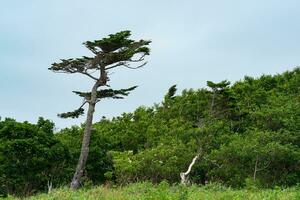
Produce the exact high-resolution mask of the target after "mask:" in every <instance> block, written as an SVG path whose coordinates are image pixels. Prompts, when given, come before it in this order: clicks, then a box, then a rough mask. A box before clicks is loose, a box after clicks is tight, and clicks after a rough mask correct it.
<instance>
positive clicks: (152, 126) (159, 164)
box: [0, 68, 300, 194]
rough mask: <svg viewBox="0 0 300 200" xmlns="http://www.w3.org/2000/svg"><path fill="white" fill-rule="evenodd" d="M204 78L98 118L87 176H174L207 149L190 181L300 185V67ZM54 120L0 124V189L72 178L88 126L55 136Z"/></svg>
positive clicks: (92, 179) (40, 186)
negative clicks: (231, 78) (155, 100)
mask: <svg viewBox="0 0 300 200" xmlns="http://www.w3.org/2000/svg"><path fill="white" fill-rule="evenodd" d="M208 85H209V87H210V88H209V89H198V90H194V89H189V90H184V91H182V93H181V95H176V96H175V91H176V90H175V89H176V88H175V86H172V87H171V88H170V90H169V91H168V92H167V94H166V96H165V98H164V101H163V102H162V103H161V104H156V105H155V106H153V107H139V108H137V109H136V110H135V111H134V112H132V113H123V114H122V115H121V116H119V117H115V118H113V119H110V120H109V119H106V118H103V119H102V120H101V121H99V122H97V123H95V124H94V125H93V132H92V139H91V144H90V156H89V158H88V161H87V166H86V169H85V173H84V176H85V180H87V183H92V184H101V183H105V182H107V181H114V182H116V183H119V184H125V183H130V182H136V181H144V180H150V181H152V182H154V183H158V182H160V181H163V180H167V181H168V182H170V183H177V182H178V181H179V179H180V177H179V173H180V172H183V171H186V170H187V167H188V165H189V164H190V162H191V160H192V158H193V157H194V156H195V155H196V153H197V152H198V151H199V150H201V151H202V154H203V155H201V157H200V158H199V160H198V161H197V163H196V164H195V165H194V167H193V170H192V172H191V174H190V177H189V178H190V180H191V181H192V182H194V183H198V184H207V183H208V182H220V183H222V184H225V185H229V186H233V187H243V186H247V187H250V186H251V187H252V188H253V187H257V186H259V187H274V186H292V185H297V184H299V182H300V167H299V166H300V163H299V162H300V134H299V133H300V70H299V68H296V69H295V70H293V71H291V72H285V73H283V74H279V75H275V76H267V75H264V76H261V77H259V78H251V77H245V78H244V80H241V81H238V82H236V83H234V84H233V85H232V86H229V82H228V81H223V82H221V83H212V82H209V83H208ZM131 89H132V88H128V89H125V90H121V92H120V90H117V91H118V92H120V93H118V92H116V91H114V90H109V89H108V90H102V93H101V97H104V96H105V97H111V98H113V97H114V95H116V96H119V95H125V96H126V94H127V92H128V91H129V90H131ZM127 90H128V91H127ZM77 94H79V95H81V96H83V97H85V98H88V96H89V95H90V94H89V93H81V92H77ZM212 102H213V106H212ZM53 127H54V124H53V123H51V122H50V121H49V120H44V119H42V118H41V119H39V121H38V123H37V125H32V124H29V123H27V122H24V123H18V122H15V121H14V120H10V119H6V120H5V121H2V122H0V140H1V141H0V142H1V143H0V149H1V151H0V163H1V165H0V170H2V171H1V173H0V184H1V185H2V186H1V185H0V190H1V189H2V190H3V188H4V191H9V192H10V193H14V194H30V192H28V191H31V192H34V191H35V190H42V191H43V190H45V189H46V185H47V180H49V177H51V180H52V181H53V183H54V184H55V186H57V185H59V184H66V183H67V182H68V181H69V179H70V178H71V177H72V174H73V171H74V168H75V166H76V162H77V158H78V156H79V153H80V144H81V138H82V134H83V128H82V127H77V126H74V127H71V128H66V129H63V130H61V131H59V133H57V134H55V135H53ZM65 148H67V149H65ZM32 155H33V156H32ZM54 158H55V159H54ZM66 158H67V159H66ZM26 183H27V185H30V186H31V187H33V188H34V190H28V186H27V193H26V192H25V193H24V191H23V190H22V191H21V188H22V189H24V188H25V187H24V185H26ZM8 186H9V187H8ZM8 188H10V189H9V190H8Z"/></svg>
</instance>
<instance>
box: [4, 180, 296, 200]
mask: <svg viewBox="0 0 300 200" xmlns="http://www.w3.org/2000/svg"><path fill="white" fill-rule="evenodd" d="M8 199H14V198H12V197H9V198H8ZM28 199H30V200H38V199H45V200H46V199H47V200H48V199H50V200H51V199H52V200H56V199H57V200H64V199H78V200H81V199H85V200H94V199H101V200H102V199H103V200H201V199H204V200H221V199H222V200H227V199H228V200H239V199H241V200H248V199H249V200H267V199H270V200H273V199H282V200H299V199H300V188H299V187H293V188H288V189H280V188H275V189H255V188H251V189H241V190H237V189H231V188H225V187H222V186H219V185H208V186H204V187H199V186H190V187H184V186H169V185H168V184H167V183H161V184H159V185H156V186H155V185H152V184H151V183H136V184H131V185H128V186H126V187H115V188H114V187H112V188H108V187H95V188H89V189H81V190H78V191H71V190H69V189H68V188H61V189H55V190H53V191H52V192H51V193H50V194H38V195H35V196H32V197H29V198H28Z"/></svg>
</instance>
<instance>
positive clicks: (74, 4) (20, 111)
mask: <svg viewBox="0 0 300 200" xmlns="http://www.w3.org/2000/svg"><path fill="white" fill-rule="evenodd" d="M299 13H300V1H299V0H294V1H293V0H285V1H283V0H263V1H262V0H243V1H242V0H226V1H225V0H218V1H217V0H210V1H203V0H190V1H188V0H187V1H179V0H178V1H158V0H151V1H149V0H148V1H146V0H144V1H143V0H127V1H122V0H119V1H116V0H111V1H101V0H85V1H83V0H81V1H79V0H48V1H45V0H44V1H42V0H26V1H20V0H18V1H17V0H6V1H5V0H1V1H0V61H1V63H0V91H1V92H0V116H2V117H13V118H15V119H17V120H19V121H24V120H28V121H30V122H36V120H37V118H38V116H43V117H46V118H49V119H51V120H53V121H54V122H55V123H56V125H57V127H58V128H63V127H65V126H70V125H72V124H79V123H81V122H83V121H84V119H85V118H84V117H81V118H79V119H77V120H72V119H60V118H58V117H57V116H56V114H57V113H59V112H64V111H70V110H72V109H75V108H76V107H77V106H78V105H80V103H81V99H80V98H78V97H77V96H76V95H74V94H73V93H72V92H71V91H72V90H87V89H89V88H90V87H91V82H89V81H87V79H86V78H85V77H81V76H80V75H79V76H76V75H64V74H55V73H52V72H50V71H49V70H47V68H48V67H49V66H50V65H51V63H53V62H55V61H58V60H59V59H60V58H71V57H78V56H82V55H89V52H88V51H87V50H86V49H85V48H84V47H83V46H82V45H81V44H82V42H84V41H87V40H95V39H100V38H102V37H104V36H106V35H107V34H110V33H114V32H117V31H120V30H125V29H129V30H131V31H132V33H133V38H135V39H140V38H143V39H151V40H152V41H153V42H152V44H151V49H152V53H151V55H150V56H149V57H148V61H149V63H148V65H146V66H145V67H144V68H143V69H139V70H135V71H130V70H128V69H120V70H115V71H114V73H113V74H112V75H111V82H110V84H111V86H113V87H115V88H120V87H130V86H132V85H139V88H137V89H136V91H134V92H133V93H132V94H131V95H130V96H129V97H128V98H126V99H125V100H106V101H103V102H100V103H99V104H98V105H97V108H96V115H95V120H96V121H97V120H99V119H100V118H101V117H102V116H103V115H105V116H108V117H112V116H116V115H119V114H121V113H122V112H128V111H133V110H134V109H135V108H136V107H138V106H140V105H149V106H150V105H153V103H155V102H160V101H161V100H162V97H163V95H164V94H165V92H166V91H167V89H168V88H169V87H170V86H171V85H173V84H178V87H179V90H181V89H184V88H199V87H204V86H205V83H206V81H207V80H212V81H221V80H223V79H228V80H230V81H236V80H239V79H242V78H243V77H244V75H250V76H259V75H262V74H276V73H281V72H283V71H286V70H291V69H293V68H294V67H295V66H298V65H300V45H299V44H300V15H299Z"/></svg>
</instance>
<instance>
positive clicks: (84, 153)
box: [70, 82, 99, 190]
mask: <svg viewBox="0 0 300 200" xmlns="http://www.w3.org/2000/svg"><path fill="white" fill-rule="evenodd" d="M98 87H99V83H98V82H96V83H95V85H94V87H93V89H92V92H91V99H90V101H89V108H88V112H87V117H86V123H85V129H84V134H83V139H82V145H81V152H80V157H79V160H78V163H77V167H76V171H75V173H74V176H73V179H72V182H71V186H70V188H71V189H74V190H75V189H78V188H79V187H80V178H81V177H82V175H83V172H84V168H85V164H86V161H87V158H88V155H89V145H90V138H91V131H92V124H93V115H94V111H95V105H96V100H97V88H98Z"/></svg>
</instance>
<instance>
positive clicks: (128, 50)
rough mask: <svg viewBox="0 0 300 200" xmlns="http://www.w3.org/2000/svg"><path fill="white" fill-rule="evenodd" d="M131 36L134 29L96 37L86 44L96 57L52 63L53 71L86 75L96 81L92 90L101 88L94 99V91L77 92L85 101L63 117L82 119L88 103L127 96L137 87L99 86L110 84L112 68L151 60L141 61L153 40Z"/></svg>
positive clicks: (137, 66)
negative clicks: (116, 88) (111, 87)
mask: <svg viewBox="0 0 300 200" xmlns="http://www.w3.org/2000/svg"><path fill="white" fill-rule="evenodd" d="M130 36H131V33H130V31H127V30H126V31H121V32H117V33H115V34H110V35H109V37H107V38H102V39H101V40H95V41H93V42H91V41H87V42H85V43H84V45H85V46H86V47H87V48H88V49H89V50H90V51H92V52H93V53H94V54H95V55H94V56H93V57H87V56H83V57H82V58H71V59H61V61H60V62H56V63H53V64H52V66H51V67H50V68H48V69H49V70H51V71H53V72H63V73H71V74H73V73H79V74H83V75H86V76H87V77H89V78H91V79H93V81H95V83H94V87H93V89H92V90H93V91H94V92H95V91H96V90H97V98H96V99H93V102H91V101H92V98H91V97H92V95H91V94H92V92H80V91H73V92H74V93H75V94H78V95H79V96H80V97H83V98H84V99H83V100H84V104H83V105H82V106H80V107H79V108H78V109H76V110H74V111H72V112H65V113H61V114H58V116H59V117H62V118H68V117H71V118H78V117H79V116H80V115H83V114H84V108H83V106H84V105H85V103H89V104H92V105H93V104H96V103H97V102H98V101H100V100H101V99H102V98H113V99H123V98H124V96H127V95H128V94H129V92H130V91H132V90H134V89H135V88H136V87H137V86H133V87H130V88H127V89H120V90H113V89H102V90H98V88H99V87H104V86H106V87H110V86H109V85H108V84H107V82H108V81H109V77H108V71H109V70H111V69H114V68H116V67H127V68H130V69H136V68H139V67H142V66H144V65H145V64H146V63H147V62H144V63H142V64H140V62H142V61H144V58H145V56H146V55H149V54H150V49H149V47H148V45H149V44H150V43H151V41H146V40H138V41H134V40H131V39H129V37H130ZM133 63H134V64H137V65H136V66H133V67H132V66H131V65H132V64H133ZM94 72H97V73H94ZM95 74H96V75H95ZM92 90H91V91H92Z"/></svg>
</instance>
